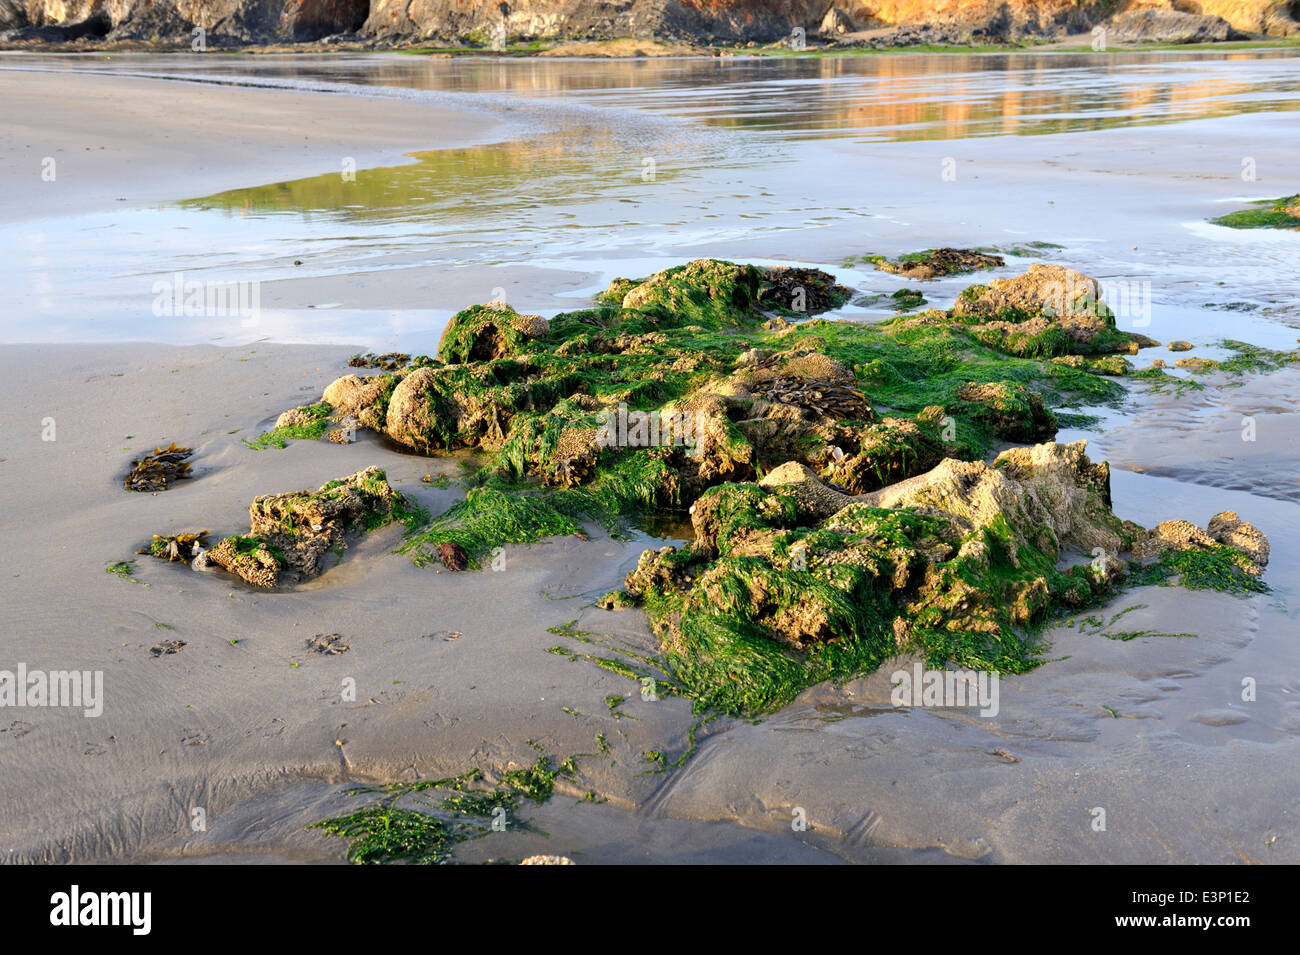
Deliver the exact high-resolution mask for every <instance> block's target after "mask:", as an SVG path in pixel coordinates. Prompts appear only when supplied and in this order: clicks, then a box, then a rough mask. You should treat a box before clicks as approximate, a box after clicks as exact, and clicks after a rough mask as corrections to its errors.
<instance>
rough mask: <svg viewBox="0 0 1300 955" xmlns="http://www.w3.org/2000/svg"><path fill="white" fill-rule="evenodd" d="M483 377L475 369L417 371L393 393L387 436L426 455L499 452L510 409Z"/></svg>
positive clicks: (406, 378)
mask: <svg viewBox="0 0 1300 955" xmlns="http://www.w3.org/2000/svg"><path fill="white" fill-rule="evenodd" d="M484 377H485V376H484V375H482V374H481V373H480V372H479V371H478V370H476V369H475V370H471V369H457V368H432V367H430V368H417V369H415V370H414V371H412V372H411V373H409V374H408V375H406V376H405V377H403V378H402V380H401V381H400V382H399V383H398V385H397V387H396V388H395V389H393V394H392V398H391V399H390V400H389V402H388V409H387V414H386V416H385V427H384V430H385V432H386V433H387V434H388V436H389V437H390V438H392V439H393V440H394V441H397V442H399V443H401V444H405V445H407V446H409V447H411V448H414V449H415V450H417V451H423V452H425V453H428V452H431V451H435V450H444V451H445V450H451V449H453V448H458V447H471V448H472V447H476V446H479V445H483V446H485V447H486V448H490V449H495V448H499V447H500V446H501V445H502V444H503V443H504V441H505V435H506V425H507V423H508V421H509V414H510V409H509V408H508V407H506V406H505V405H504V404H503V403H502V402H500V400H499V396H496V395H494V394H493V393H492V391H491V390H490V388H489V386H488V383H487V382H486V381H485V380H484Z"/></svg>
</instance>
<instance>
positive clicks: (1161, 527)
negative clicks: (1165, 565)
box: [1133, 511, 1269, 577]
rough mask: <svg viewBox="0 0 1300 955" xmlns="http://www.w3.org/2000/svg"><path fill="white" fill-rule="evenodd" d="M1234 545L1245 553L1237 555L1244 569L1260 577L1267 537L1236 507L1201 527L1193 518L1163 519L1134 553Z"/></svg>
mask: <svg viewBox="0 0 1300 955" xmlns="http://www.w3.org/2000/svg"><path fill="white" fill-rule="evenodd" d="M1224 546H1227V547H1231V548H1234V549H1236V550H1238V551H1240V552H1241V554H1242V555H1244V557H1239V558H1237V559H1238V561H1239V562H1240V564H1239V565H1240V566H1241V569H1242V570H1244V571H1245V572H1246V573H1247V574H1250V575H1251V576H1254V577H1258V576H1259V575H1260V574H1262V573H1263V572H1264V568H1265V567H1267V566H1268V558H1269V543H1268V538H1267V537H1265V536H1264V534H1263V532H1262V531H1260V530H1259V528H1257V527H1255V525H1253V524H1250V523H1247V522H1246V521H1243V520H1241V518H1240V517H1238V516H1237V513H1236V512H1235V511H1221V512H1220V513H1218V514H1215V515H1214V516H1213V517H1212V518H1210V522H1209V524H1208V525H1206V528H1205V529H1204V530H1202V529H1201V528H1199V527H1197V526H1196V525H1195V524H1193V523H1192V522H1191V521H1184V520H1171V521H1161V522H1160V523H1159V524H1157V525H1156V526H1155V527H1153V528H1152V529H1151V531H1150V532H1149V533H1147V534H1146V535H1144V536H1143V539H1142V540H1141V541H1140V542H1139V543H1138V545H1137V546H1135V547H1134V548H1133V553H1134V556H1135V557H1138V558H1139V559H1141V560H1152V559H1155V558H1159V557H1162V556H1163V555H1166V554H1171V553H1172V554H1178V553H1182V552H1185V551H1210V552H1215V551H1218V550H1219V549H1220V548H1221V547H1224Z"/></svg>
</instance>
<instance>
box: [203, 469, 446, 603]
mask: <svg viewBox="0 0 1300 955" xmlns="http://www.w3.org/2000/svg"><path fill="white" fill-rule="evenodd" d="M248 513H249V518H250V520H251V521H252V527H251V528H250V530H249V533H248V534H247V535H244V536H235V537H227V538H225V539H224V540H222V541H221V542H220V543H218V544H217V545H216V546H215V547H213V548H212V549H211V550H210V551H208V552H207V554H206V559H207V560H208V561H211V562H212V563H214V564H216V565H217V566H219V567H223V568H225V569H226V570H228V571H229V572H230V573H232V574H235V575H236V576H238V577H241V578H243V579H244V580H245V581H247V582H248V583H250V584H253V585H254V586H257V587H274V586H276V585H277V584H281V583H293V582H297V581H299V580H302V579H306V578H310V577H314V576H316V575H317V574H319V573H320V572H321V571H322V570H324V569H325V568H324V564H323V562H324V560H325V556H326V555H327V554H329V553H331V552H333V553H335V554H338V553H341V552H342V550H343V549H344V548H345V547H346V546H347V539H348V535H349V534H356V533H361V532H364V531H369V530H374V529H375V528H378V527H382V526H383V525H385V524H388V523H390V522H392V521H404V522H407V523H408V526H411V525H412V524H414V523H415V522H416V521H418V520H420V519H421V518H422V515H420V513H419V511H418V510H417V509H416V508H414V507H413V506H412V505H411V504H409V503H408V502H407V501H406V499H405V498H404V497H403V496H402V495H401V494H400V493H398V492H397V491H395V490H393V489H392V488H391V487H390V486H389V484H388V481H387V479H386V478H385V475H384V472H383V471H381V470H379V468H376V467H369V468H366V469H365V470H364V471H358V472H357V473H355V474H351V475H349V476H348V477H345V478H340V479H338V480H335V481H329V482H327V483H326V484H324V485H322V486H321V488H320V489H319V490H317V491H294V492H291V493H288V494H268V495H264V496H262V497H259V498H256V499H255V500H254V501H253V503H252V505H251V506H250V507H249V509H248Z"/></svg>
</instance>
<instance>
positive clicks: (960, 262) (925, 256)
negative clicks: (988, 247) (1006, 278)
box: [865, 248, 1006, 279]
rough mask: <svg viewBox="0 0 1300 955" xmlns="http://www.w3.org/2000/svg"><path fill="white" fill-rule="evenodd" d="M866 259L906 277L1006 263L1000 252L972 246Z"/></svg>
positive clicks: (930, 276) (955, 272)
mask: <svg viewBox="0 0 1300 955" xmlns="http://www.w3.org/2000/svg"><path fill="white" fill-rule="evenodd" d="M865 258H866V261H868V262H872V263H874V264H875V266H876V268H878V269H880V270H881V271H882V272H892V273H893V274H894V275H901V276H903V277H904V278H908V279H934V278H942V277H943V276H945V275H960V274H962V273H964V272H978V271H983V270H986V269H996V268H998V267H999V266H1002V265H1005V264H1006V260H1004V259H1003V258H1002V256H1000V255H992V254H990V253H988V252H980V251H977V250H975V249H950V248H942V249H925V250H924V251H921V252H909V253H907V254H906V255H901V256H899V257H898V258H897V259H896V260H895V261H893V262H891V261H889V259H886V258H885V257H884V256H881V255H868V256H866V257H865Z"/></svg>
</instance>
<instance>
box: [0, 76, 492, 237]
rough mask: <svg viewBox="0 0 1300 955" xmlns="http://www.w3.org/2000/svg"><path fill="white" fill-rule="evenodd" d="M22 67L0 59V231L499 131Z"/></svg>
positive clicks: (334, 103)
mask: <svg viewBox="0 0 1300 955" xmlns="http://www.w3.org/2000/svg"><path fill="white" fill-rule="evenodd" d="M91 59H93V58H91ZM25 65H26V62H25V60H24V58H22V57H13V56H9V57H0V67H6V68H9V69H0V126H3V127H4V129H5V131H6V135H5V137H4V139H3V140H0V222H6V221H13V220H15V219H31V218H41V217H45V216H56V215H66V214H69V213H74V212H76V213H86V212H93V211H99V210H107V209H112V208H114V207H115V206H117V205H118V204H119V203H129V204H133V205H141V204H147V203H156V202H163V201H168V200H177V199H187V198H190V197H192V196H195V195H203V194H205V193H207V192H210V191H211V192H216V191H220V190H222V189H231V188H234V187H236V186H247V185H251V184H253V183H265V182H280V181H282V180H284V179H293V178H297V177H299V176H314V175H319V174H321V173H326V172H331V171H337V172H339V173H340V174H342V171H343V168H344V166H343V163H344V160H347V159H350V160H353V162H354V165H353V167H352V168H353V169H364V168H367V167H371V166H378V165H396V164H398V163H400V162H402V161H403V159H402V157H403V154H405V153H408V152H411V151H413V150H417V149H438V148H445V147H447V146H452V145H457V146H461V145H468V144H471V143H478V142H490V141H491V140H492V139H493V131H494V130H496V129H497V128H499V126H500V124H499V123H498V122H497V121H495V120H493V119H492V118H491V117H490V116H488V115H486V114H482V113H471V112H468V111H465V110H457V109H448V108H443V107H438V106H431V105H429V104H426V103H413V102H398V101H386V100H373V99H364V98H359V97H324V96H321V95H314V94H310V93H294V92H286V91H283V90H263V89H250V88H239V87H232V86H216V85H210V84H195V83H170V82H162V81H159V80H150V79H138V78H134V77H123V76H111V75H103V74H101V75H86V74H81V75H72V74H68V73H65V72H58V73H33V72H17V71H16V70H18V69H21V68H22V67H24V66H25ZM82 65H83V67H84V68H90V64H87V63H83V64H82ZM11 69H12V70H15V71H13V72H11V71H10V70H11ZM51 158H52V159H53V160H54V165H53V175H54V179H53V180H49V179H48V176H44V177H43V174H45V169H46V166H45V161H46V160H47V159H51Z"/></svg>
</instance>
